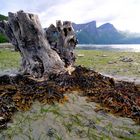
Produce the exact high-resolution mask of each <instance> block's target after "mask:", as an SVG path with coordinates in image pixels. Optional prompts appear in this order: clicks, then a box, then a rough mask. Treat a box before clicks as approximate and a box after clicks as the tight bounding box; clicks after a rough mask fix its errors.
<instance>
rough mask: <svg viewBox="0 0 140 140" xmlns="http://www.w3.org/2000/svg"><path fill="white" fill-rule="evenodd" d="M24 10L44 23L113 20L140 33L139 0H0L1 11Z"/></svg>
mask: <svg viewBox="0 0 140 140" xmlns="http://www.w3.org/2000/svg"><path fill="white" fill-rule="evenodd" d="M19 10H24V11H25V12H30V13H34V14H38V16H39V19H40V21H41V24H42V26H43V27H48V26H49V25H50V24H51V23H53V24H55V21H56V20H62V21H65V20H68V21H72V22H75V23H77V24H79V23H87V22H90V21H93V20H96V22H97V27H98V26H100V25H102V24H104V23H108V22H109V23H111V24H113V25H114V26H115V27H116V28H117V29H118V30H121V31H129V32H138V33H140V0H0V14H4V15H7V14H8V12H16V11H19Z"/></svg>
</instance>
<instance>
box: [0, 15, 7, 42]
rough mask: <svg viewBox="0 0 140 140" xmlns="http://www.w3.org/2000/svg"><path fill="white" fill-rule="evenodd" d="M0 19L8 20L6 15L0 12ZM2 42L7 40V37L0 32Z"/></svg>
mask: <svg viewBox="0 0 140 140" xmlns="http://www.w3.org/2000/svg"><path fill="white" fill-rule="evenodd" d="M2 20H8V17H6V16H4V15H1V14H0V21H2ZM4 42H8V39H7V38H6V37H5V36H4V35H3V34H1V33H0V43H4Z"/></svg>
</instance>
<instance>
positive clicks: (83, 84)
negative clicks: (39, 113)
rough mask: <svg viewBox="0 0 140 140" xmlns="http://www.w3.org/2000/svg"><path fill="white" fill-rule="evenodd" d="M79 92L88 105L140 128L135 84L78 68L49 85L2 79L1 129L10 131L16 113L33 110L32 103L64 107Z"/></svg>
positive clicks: (138, 93) (17, 78)
mask: <svg viewBox="0 0 140 140" xmlns="http://www.w3.org/2000/svg"><path fill="white" fill-rule="evenodd" d="M75 90H76V91H79V93H81V94H80V95H82V96H86V97H87V101H94V102H97V103H100V104H101V105H102V106H103V107H105V109H106V108H107V109H108V111H110V112H112V113H114V114H117V115H119V116H123V117H130V118H132V119H133V120H135V121H136V122H137V123H139V124H140V89H139V88H138V87H137V86H136V85H135V84H134V83H129V82H124V81H119V82H118V81H114V79H112V78H109V77H105V76H103V75H101V74H99V73H97V72H95V71H93V70H89V69H87V68H83V67H80V66H79V67H76V68H75V71H74V72H73V73H72V74H71V75H69V74H66V73H65V74H60V75H55V74H52V75H50V77H49V79H48V80H46V81H41V82H38V81H36V80H33V79H30V78H29V77H27V76H25V75H17V76H15V77H11V76H7V75H5V76H1V77H0V128H1V129H3V128H4V127H6V124H7V122H8V121H9V120H10V119H11V117H12V115H13V113H14V112H15V111H18V110H29V109H30V107H31V105H32V103H33V102H34V101H35V100H38V101H40V102H42V103H54V102H55V101H57V102H61V103H63V102H64V101H66V100H67V98H66V97H65V96H64V94H66V93H70V92H71V93H72V91H75Z"/></svg>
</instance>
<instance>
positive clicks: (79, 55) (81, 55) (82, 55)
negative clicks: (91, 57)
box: [77, 54, 85, 57]
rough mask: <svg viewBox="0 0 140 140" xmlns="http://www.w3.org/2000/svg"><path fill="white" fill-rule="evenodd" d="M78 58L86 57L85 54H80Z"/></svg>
mask: <svg viewBox="0 0 140 140" xmlns="http://www.w3.org/2000/svg"><path fill="white" fill-rule="evenodd" d="M77 56H78V57H84V56H85V55H84V54H78V55H77Z"/></svg>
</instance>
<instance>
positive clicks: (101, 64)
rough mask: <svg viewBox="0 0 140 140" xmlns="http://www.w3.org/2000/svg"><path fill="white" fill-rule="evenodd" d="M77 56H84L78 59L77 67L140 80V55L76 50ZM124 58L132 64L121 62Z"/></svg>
mask: <svg viewBox="0 0 140 140" xmlns="http://www.w3.org/2000/svg"><path fill="white" fill-rule="evenodd" d="M76 54H77V55H78V54H83V55H84V56H83V57H78V59H77V61H76V64H77V65H82V66H85V67H89V68H91V69H94V70H95V71H98V72H101V73H105V74H110V75H122V76H137V77H139V78H140V59H139V58H140V53H135V52H111V51H95V50H76ZM123 58H124V59H125V58H130V59H132V62H123V61H121V60H122V59H123Z"/></svg>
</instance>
